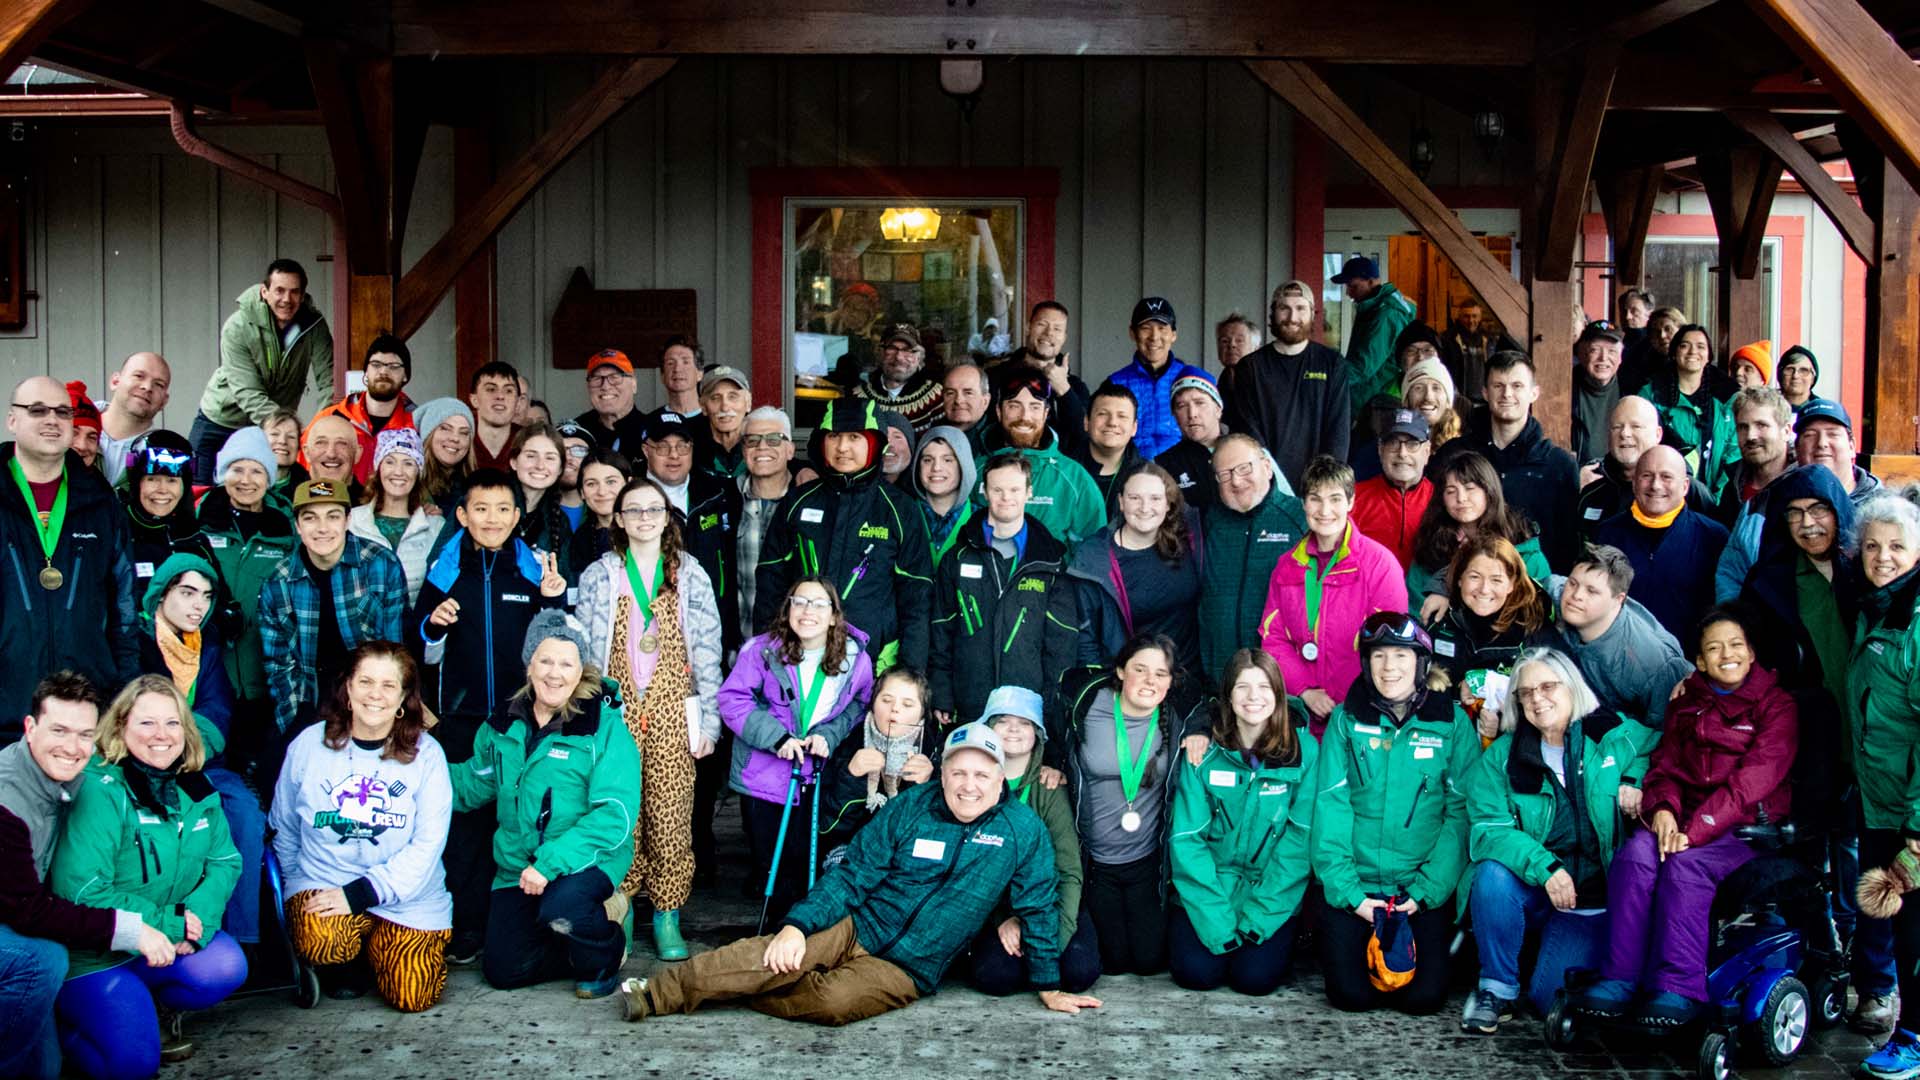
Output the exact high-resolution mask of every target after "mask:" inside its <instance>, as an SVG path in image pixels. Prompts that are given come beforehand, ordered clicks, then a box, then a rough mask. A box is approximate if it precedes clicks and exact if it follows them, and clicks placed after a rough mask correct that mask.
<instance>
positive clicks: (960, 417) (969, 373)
mask: <svg viewBox="0 0 1920 1080" xmlns="http://www.w3.org/2000/svg"><path fill="white" fill-rule="evenodd" d="M940 381H941V397H940V401H941V409H942V411H943V412H945V414H946V421H945V423H946V424H947V426H948V427H951V428H953V429H954V430H956V431H958V432H960V433H961V434H962V435H965V436H966V437H967V448H968V449H970V450H972V451H973V455H974V456H975V457H982V456H984V455H985V454H986V452H987V432H988V430H990V429H991V428H992V427H993V417H992V415H991V414H992V411H993V388H992V387H991V386H990V385H988V382H987V372H986V369H985V368H982V367H981V366H980V365H979V364H976V363H974V362H973V361H972V360H962V361H960V362H958V363H955V364H949V365H948V366H947V374H946V375H945V377H943V378H942V379H941V380H940Z"/></svg>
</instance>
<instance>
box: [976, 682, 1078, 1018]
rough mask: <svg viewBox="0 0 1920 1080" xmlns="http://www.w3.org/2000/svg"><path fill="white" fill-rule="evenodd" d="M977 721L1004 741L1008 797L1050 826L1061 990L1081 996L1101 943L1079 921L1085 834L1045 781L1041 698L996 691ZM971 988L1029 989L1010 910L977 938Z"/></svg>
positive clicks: (1065, 800)
mask: <svg viewBox="0 0 1920 1080" xmlns="http://www.w3.org/2000/svg"><path fill="white" fill-rule="evenodd" d="M980 722H981V723H983V724H985V725H987V726H988V727H990V728H992V729H993V730H994V733H995V734H997V735H999V736H1000V748H1001V750H1002V752H1004V753H1005V754H1006V756H1007V764H1006V770H1005V772H1006V777H1007V795H1006V797H1007V799H1008V801H1018V802H1022V803H1025V804H1026V805H1027V806H1028V807H1030V808H1031V809H1032V810H1033V812H1034V813H1036V814H1038V815H1040V820H1041V821H1042V822H1043V823H1045V825H1046V826H1047V834H1048V835H1049V836H1051V837H1052V838H1053V865H1054V868H1055V870H1056V871H1057V872H1058V874H1059V888H1060V989H1062V990H1065V991H1067V992H1069V993H1074V994H1078V993H1082V992H1084V991H1085V990H1086V989H1087V988H1088V987H1090V986H1092V985H1093V984H1094V983H1095V982H1096V981H1097V980H1098V979H1099V978H1100V944H1099V942H1098V941H1096V940H1095V939H1094V931H1093V920H1092V919H1087V918H1082V917H1081V915H1080V888H1081V884H1082V882H1083V881H1084V879H1085V870H1084V869H1083V868H1082V867H1081V865H1080V833H1079V831H1078V830H1077V829H1075V827H1074V824H1073V804H1072V802H1071V797H1070V796H1069V795H1068V793H1067V791H1066V790H1065V789H1064V788H1059V787H1049V786H1047V785H1046V784H1045V783H1044V782H1042V781H1041V780H1040V770H1041V769H1042V768H1044V766H1043V765H1042V764H1041V763H1040V759H1041V754H1040V753H1039V751H1040V745H1041V743H1043V742H1045V741H1046V738H1047V728H1046V721H1045V720H1044V719H1043V718H1042V704H1041V700H1040V695H1039V694H1037V693H1035V692H1033V691H1032V690H1029V689H1027V688H1026V687H1024V686H1001V687H996V688H995V689H994V691H993V693H991V694H989V695H987V705H986V709H985V711H983V712H982V713H981V714H980ZM969 951H970V952H971V954H972V963H971V967H972V973H971V974H972V980H971V981H972V983H973V985H974V988H975V989H976V990H979V991H980V992H981V993H983V994H990V995H992V996H994V997H1006V996H1007V995H1009V994H1014V993H1017V992H1019V991H1021V990H1029V989H1032V986H1031V984H1030V983H1029V982H1028V980H1027V962H1026V960H1025V958H1024V957H1023V956H1022V955H1021V951H1022V950H1021V947H1020V920H1019V919H1017V918H1015V917H1014V916H1013V914H1012V909H1011V908H1006V909H1005V910H1003V911H1000V912H998V913H996V917H995V918H992V919H989V920H988V921H987V925H986V927H985V928H984V929H982V930H981V931H980V933H979V934H978V935H976V936H975V937H974V939H973V946H972V948H971V949H970V950H969Z"/></svg>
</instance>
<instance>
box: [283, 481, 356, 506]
mask: <svg viewBox="0 0 1920 1080" xmlns="http://www.w3.org/2000/svg"><path fill="white" fill-rule="evenodd" d="M316 503H320V504H326V503H331V504H332V505H334V506H346V505H348V504H349V503H350V500H349V499H348V498H347V485H345V484H343V483H341V482H340V481H338V480H309V481H307V482H306V483H304V484H301V485H300V486H299V487H297V488H294V489H293V508H294V509H295V510H298V509H300V508H301V507H303V506H312V505H314V504H316Z"/></svg>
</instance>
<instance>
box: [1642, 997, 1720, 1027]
mask: <svg viewBox="0 0 1920 1080" xmlns="http://www.w3.org/2000/svg"><path fill="white" fill-rule="evenodd" d="M1703 1006H1704V1003H1703V1002H1699V1001H1695V1000H1693V999H1692V998H1689V997H1681V996H1680V995H1679V994H1675V993H1671V992H1668V991H1665V990H1663V991H1661V992H1660V993H1658V994H1655V995H1653V996H1652V997H1650V998H1648V999H1647V1000H1646V1001H1645V1002H1643V1003H1641V1005H1640V1011H1639V1013H1638V1014H1637V1016H1638V1017H1639V1019H1640V1021H1641V1022H1642V1023H1644V1024H1646V1025H1647V1026H1648V1027H1657V1028H1678V1027H1685V1026H1687V1025H1688V1024H1691V1023H1693V1020H1694V1018H1695V1017H1697V1016H1699V1015H1700V1010H1701V1008H1702V1007H1703Z"/></svg>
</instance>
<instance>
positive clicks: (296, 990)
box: [293, 963, 320, 1009]
mask: <svg viewBox="0 0 1920 1080" xmlns="http://www.w3.org/2000/svg"><path fill="white" fill-rule="evenodd" d="M293 1003H294V1004H295V1005H298V1006H299V1007H301V1008H303V1009H311V1008H313V1007H314V1006H316V1005H318V1004H320V973H319V972H317V971H315V970H314V969H313V965H311V964H307V963H301V964H299V965H297V967H296V968H295V971H294V976H293Z"/></svg>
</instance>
